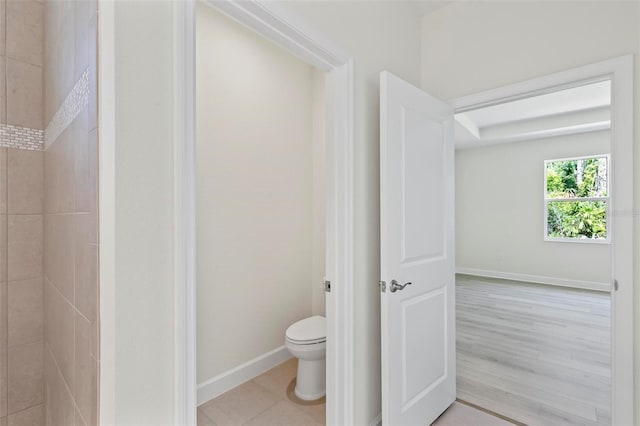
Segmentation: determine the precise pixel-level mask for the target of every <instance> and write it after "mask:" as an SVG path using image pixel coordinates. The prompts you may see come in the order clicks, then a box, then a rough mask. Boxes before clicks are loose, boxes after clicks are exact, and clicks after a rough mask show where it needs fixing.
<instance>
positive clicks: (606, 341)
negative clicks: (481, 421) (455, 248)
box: [456, 275, 611, 426]
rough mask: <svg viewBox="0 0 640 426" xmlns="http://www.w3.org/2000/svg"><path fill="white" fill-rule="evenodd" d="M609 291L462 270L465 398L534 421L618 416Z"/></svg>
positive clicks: (459, 306)
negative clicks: (613, 404) (492, 277)
mask: <svg viewBox="0 0 640 426" xmlns="http://www.w3.org/2000/svg"><path fill="white" fill-rule="evenodd" d="M610 314H611V304H610V297H609V295H608V294H606V293H598V292H592V291H586V290H577V289H569V288H561V287H553V286H542V285H536V284H528V283H519V282H511V281H506V280H490V279H484V278H476V277H470V276H464V275H459V276H457V278H456V327H457V329H456V343H457V387H458V398H459V399H461V400H464V401H468V402H469V403H471V404H475V405H477V406H479V407H483V408H485V409H487V410H490V411H493V412H495V413H498V414H501V415H503V416H506V417H509V418H511V419H514V420H516V421H518V422H522V423H525V424H528V425H531V426H537V425H545V426H546V425H589V426H591V425H607V426H608V425H610V424H611V414H610V406H611V357H610V346H611V329H610V324H611V318H610Z"/></svg>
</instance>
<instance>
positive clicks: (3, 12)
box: [0, 0, 7, 56]
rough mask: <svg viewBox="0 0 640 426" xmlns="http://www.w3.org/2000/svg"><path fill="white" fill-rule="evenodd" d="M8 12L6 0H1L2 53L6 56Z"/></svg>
mask: <svg viewBox="0 0 640 426" xmlns="http://www.w3.org/2000/svg"><path fill="white" fill-rule="evenodd" d="M6 12H7V2H6V0H0V55H2V56H4V55H5V53H6V49H5V47H6V35H7V32H6V29H5V23H6V19H5V17H6Z"/></svg>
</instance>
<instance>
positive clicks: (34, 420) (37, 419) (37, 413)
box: [7, 404, 44, 426]
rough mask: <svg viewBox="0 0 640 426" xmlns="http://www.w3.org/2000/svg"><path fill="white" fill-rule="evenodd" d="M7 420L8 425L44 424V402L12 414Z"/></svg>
mask: <svg viewBox="0 0 640 426" xmlns="http://www.w3.org/2000/svg"><path fill="white" fill-rule="evenodd" d="M7 420H8V424H7V426H43V425H44V404H40V405H36V406H35V407H31V408H28V409H26V410H24V411H20V412H19V413H15V414H11V415H10V416H9V417H8V419H7Z"/></svg>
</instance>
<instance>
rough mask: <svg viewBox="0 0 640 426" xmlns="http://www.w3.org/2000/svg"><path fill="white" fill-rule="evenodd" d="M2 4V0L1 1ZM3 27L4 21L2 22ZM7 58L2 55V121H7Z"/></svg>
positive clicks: (0, 76) (0, 59) (0, 79)
mask: <svg viewBox="0 0 640 426" xmlns="http://www.w3.org/2000/svg"><path fill="white" fill-rule="evenodd" d="M0 4H2V1H0ZM0 8H1V6H0ZM0 27H2V23H0ZM6 63H7V61H6V59H5V57H4V56H3V55H0V83H1V84H0V123H1V124H6V123H7V88H6V84H5V82H6V75H7V74H6Z"/></svg>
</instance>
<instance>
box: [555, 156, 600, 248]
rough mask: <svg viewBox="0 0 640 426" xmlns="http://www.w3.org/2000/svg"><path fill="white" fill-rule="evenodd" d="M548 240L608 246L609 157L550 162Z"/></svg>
mask: <svg viewBox="0 0 640 426" xmlns="http://www.w3.org/2000/svg"><path fill="white" fill-rule="evenodd" d="M544 169H545V200H544V201H545V224H546V226H545V228H546V230H545V240H549V241H580V242H608V241H609V233H608V219H609V156H608V155H598V156H592V157H579V158H566V159H561V160H547V161H545V162H544Z"/></svg>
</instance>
